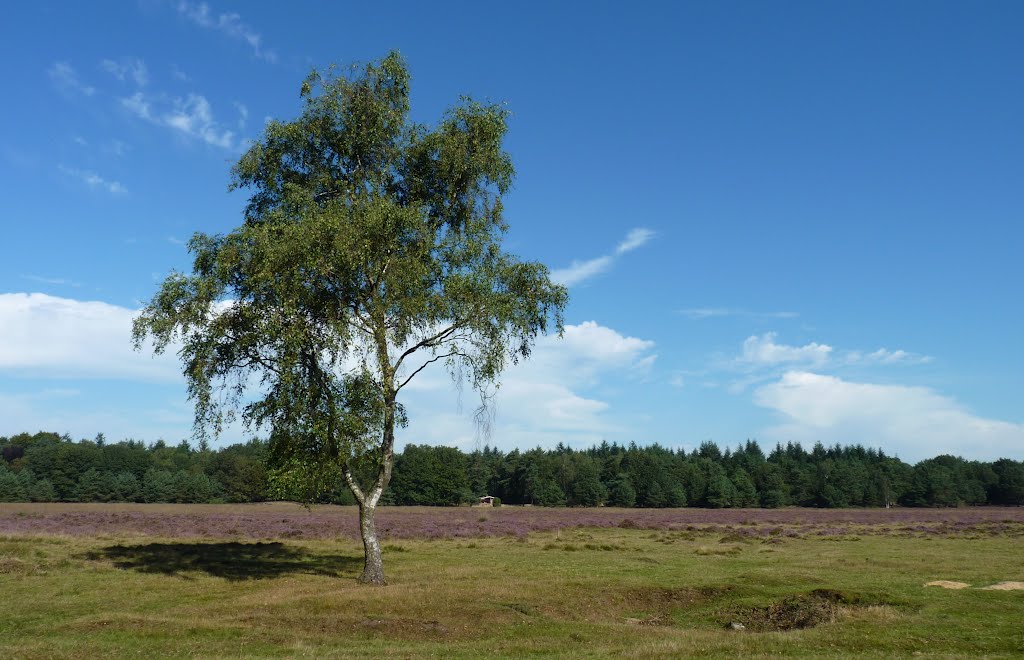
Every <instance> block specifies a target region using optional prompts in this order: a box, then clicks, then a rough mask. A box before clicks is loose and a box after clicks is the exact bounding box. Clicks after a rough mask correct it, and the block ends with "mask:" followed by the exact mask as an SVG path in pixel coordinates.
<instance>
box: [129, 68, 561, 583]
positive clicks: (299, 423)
mask: <svg viewBox="0 0 1024 660" xmlns="http://www.w3.org/2000/svg"><path fill="white" fill-rule="evenodd" d="M300 97H301V100H302V112H301V115H300V116H299V117H298V118H297V119H295V120H293V121H270V122H269V123H268V124H267V125H266V128H265V130H264V133H263V134H262V136H261V137H260V139H259V140H258V141H257V142H255V143H254V144H253V145H252V146H251V147H250V148H249V149H248V151H246V153H245V154H244V155H242V157H241V158H240V160H239V161H238V163H237V164H236V165H235V166H234V167H233V169H232V184H231V187H232V189H243V190H246V191H249V193H250V195H251V196H250V198H249V201H248V204H247V205H246V207H245V211H244V223H243V224H242V225H241V226H239V227H238V228H236V229H235V230H233V231H231V232H230V233H227V234H225V235H216V236H210V235H206V234H202V233H197V234H196V235H195V236H194V237H193V238H192V240H191V241H190V243H189V250H190V252H191V254H192V255H193V258H194V262H193V269H192V273H190V274H183V273H172V274H171V275H170V276H169V277H168V278H167V279H166V280H165V281H164V282H163V284H162V285H161V287H160V289H159V291H158V292H157V293H156V295H155V296H154V297H153V299H152V301H151V302H150V303H149V304H148V305H147V306H146V307H145V308H144V309H143V310H142V312H141V314H140V315H139V317H138V318H136V320H135V324H134V329H133V336H134V341H135V346H136V348H137V349H139V348H141V347H142V346H143V345H144V344H145V343H146V341H147V340H152V342H153V346H154V350H155V351H157V352H160V351H163V350H165V349H167V348H168V347H175V348H178V349H179V355H180V357H181V359H182V362H183V370H184V374H185V377H186V380H187V383H188V392H189V396H190V398H191V399H192V400H193V401H194V403H195V411H196V413H195V415H196V417H195V428H196V432H197V434H200V435H203V436H205V435H207V434H211V433H212V434H216V433H219V432H220V431H221V429H222V427H223V425H224V424H226V423H228V422H230V421H231V420H232V419H234V418H235V416H240V418H241V420H242V421H243V422H244V423H245V424H246V425H247V427H248V428H249V429H250V430H253V431H257V430H265V431H269V434H270V438H271V450H272V453H273V454H274V455H275V456H276V457H277V458H278V460H279V461H281V462H282V463H283V464H284V465H285V466H286V468H287V469H286V473H288V471H289V470H290V471H291V472H290V474H294V475H300V477H301V479H302V480H304V482H305V483H307V484H308V485H309V486H310V492H315V491H316V490H317V489H318V487H321V486H326V485H328V481H327V480H330V479H340V480H343V481H344V483H345V485H347V487H348V488H349V489H350V490H351V491H352V494H353V495H354V496H355V499H356V501H357V502H358V505H359V523H360V531H361V535H362V540H363V546H364V550H365V564H364V570H363V573H362V578H361V579H362V581H364V582H368V583H374V584H383V583H384V582H385V577H384V566H383V563H382V559H381V546H380V543H379V541H378V538H377V534H376V530H375V527H374V512H375V510H376V507H377V504H378V502H379V500H380V497H381V493H382V492H383V491H384V489H385V488H386V487H387V485H388V482H389V480H390V478H391V469H392V465H393V463H394V445H395V432H396V427H401V426H402V425H404V424H405V423H406V417H405V413H404V409H403V407H402V405H401V402H400V399H401V394H402V391H403V389H404V388H405V387H406V386H408V384H409V383H410V381H412V380H413V379H414V378H416V376H417V375H418V374H420V373H421V372H422V371H423V370H424V369H427V368H432V367H433V368H440V367H442V366H443V367H446V368H447V369H448V371H449V372H450V373H451V375H452V377H453V378H455V379H456V380H458V381H459V382H460V383H466V384H468V385H469V386H471V387H472V388H473V389H474V390H475V391H477V392H479V393H481V401H484V402H486V400H487V397H488V396H489V395H490V393H492V392H493V391H494V389H495V388H496V387H497V385H498V383H499V376H500V375H501V373H502V371H503V369H504V368H505V367H506V366H507V365H509V364H510V363H514V362H516V361H518V360H520V359H524V358H526V357H528V356H529V355H530V352H531V347H532V346H533V343H534V342H535V340H536V338H537V337H538V335H540V334H543V333H546V332H548V331H549V330H552V331H556V332H558V333H559V334H560V333H561V331H562V312H563V309H564V307H565V304H566V302H567V292H566V290H565V288H564V287H562V286H559V285H556V284H554V283H552V281H551V279H550V277H549V272H548V269H547V268H546V267H545V266H544V265H542V264H540V263H535V262H525V261H521V260H519V259H517V258H516V257H515V256H513V255H510V254H508V253H506V252H504V251H503V250H502V246H501V243H502V238H503V236H504V234H505V233H506V231H507V225H506V222H505V220H504V217H503V212H502V195H503V194H505V193H506V192H507V191H508V189H509V186H510V184H511V182H512V178H513V167H512V162H511V159H510V157H509V155H508V154H507V153H506V152H505V151H504V149H503V146H502V141H503V138H504V136H505V133H506V128H507V123H506V120H507V118H508V115H507V112H506V111H505V110H504V109H503V108H502V107H500V106H498V105H492V104H483V103H478V102H475V101H473V100H471V99H465V98H464V99H462V100H461V101H460V103H459V104H457V105H455V106H454V107H453V108H451V109H450V110H449V111H448V112H447V113H446V114H445V115H444V116H443V118H442V119H441V120H440V121H439V122H438V123H437V124H436V125H433V126H424V125H420V124H417V123H414V122H412V121H411V120H410V117H409V74H408V70H407V67H406V65H405V63H404V61H403V60H402V58H401V57H400V56H399V55H398V54H397V53H391V54H389V55H388V56H387V57H385V58H384V59H383V60H380V61H379V62H375V63H371V64H369V65H366V66H365V67H361V68H358V69H351V70H349V71H347V72H343V73H339V72H338V71H337V70H336V69H329V70H327V71H326V72H317V71H314V72H312V73H311V74H310V75H309V77H308V78H307V79H306V80H305V81H304V82H303V84H302V87H301V92H300ZM331 485H336V484H331Z"/></svg>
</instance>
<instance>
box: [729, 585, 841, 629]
mask: <svg viewBox="0 0 1024 660" xmlns="http://www.w3.org/2000/svg"><path fill="white" fill-rule="evenodd" d="M818 592H821V593H817V592H812V593H809V594H805V595H797V596H789V597H788V598H784V599H782V600H780V601H776V602H774V603H771V604H770V605H767V606H765V607H744V608H739V609H734V610H731V611H729V612H727V613H726V616H725V617H724V618H725V620H726V621H728V622H730V623H739V624H741V625H742V626H743V628H735V629H737V630H741V629H747V630H751V631H754V632H777V631H785V630H800V629H803V628H813V627H815V626H819V625H821V624H823V623H831V622H833V621H835V619H836V614H837V613H838V611H839V605H838V602H841V601H838V600H837V595H839V596H841V594H839V592H832V591H830V590H818Z"/></svg>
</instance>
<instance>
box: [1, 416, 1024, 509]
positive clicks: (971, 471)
mask: <svg viewBox="0 0 1024 660" xmlns="http://www.w3.org/2000/svg"><path fill="white" fill-rule="evenodd" d="M0 456H2V459H3V460H0V502H57V501H60V502H260V501H265V500H269V499H294V500H302V499H304V495H303V493H300V492H296V491H295V490H294V489H293V486H291V482H290V481H289V480H288V479H285V478H278V474H277V473H276V472H275V470H274V466H273V465H270V463H271V462H272V461H271V458H270V456H269V453H268V448H267V443H266V442H264V441H261V440H252V441H250V442H248V443H245V444H236V445H231V446H229V447H224V448H220V449H211V448H210V447H208V446H206V445H205V444H200V446H198V447H192V446H190V445H189V444H188V443H187V442H184V441H183V442H181V443H180V444H178V445H173V446H172V445H168V444H166V443H165V442H163V441H157V442H156V443H153V444H146V443H143V442H141V441H137V440H125V441H121V442H117V443H109V442H106V441H105V438H104V437H103V435H102V434H100V435H98V436H97V437H96V438H95V439H93V440H80V441H77V442H76V441H73V440H72V439H71V438H70V437H69V436H67V435H63V436H61V435H57V434H55V433H36V434H34V435H30V434H27V433H22V434H19V435H15V436H11V437H0ZM336 483H337V484H338V487H337V488H336V489H335V490H334V491H329V492H327V493H326V494H325V495H322V496H321V501H325V502H334V503H339V504H351V503H353V501H352V499H351V494H350V493H349V491H348V489H347V488H344V487H343V486H342V485H341V483H340V477H339V480H338V481H336ZM485 494H487V495H492V496H495V497H497V498H499V499H500V501H501V502H503V503H506V504H533V505H537V506H620V507H682V506H692V507H707V508H728V507H766V508H775V507H783V506H803V507H823V508H841V507H881V506H890V505H899V506H913V507H952V506H962V505H985V504H991V505H1018V506H1019V505H1021V504H1024V462H1020V461H1014V460H1010V459H1006V458H1002V459H999V460H997V461H994V462H981V461H967V460H964V459H962V458H958V457H954V456H948V455H943V456H938V457H936V458H931V459H928V460H925V461H921V462H920V463H917V464H916V465H909V464H907V463H904V462H903V461H901V460H900V459H898V458H895V457H891V456H887V455H886V454H885V453H884V452H882V451H881V450H877V449H865V448H864V447H861V446H859V445H857V446H847V447H843V446H838V445H837V446H834V447H825V446H823V445H821V444H815V445H814V447H813V448H812V449H811V450H810V451H808V450H806V449H804V448H803V447H802V446H801V445H800V444H795V443H790V444H787V445H785V446H783V445H777V446H776V447H775V448H774V449H773V450H772V451H771V452H770V453H769V454H767V455H766V454H765V453H764V452H763V451H762V449H761V447H760V446H759V445H758V444H757V443H756V442H754V441H748V442H746V443H744V444H743V445H740V446H739V447H737V448H736V449H734V450H733V449H725V450H724V451H723V450H722V449H720V448H719V447H718V446H717V445H715V444H714V443H711V442H705V443H703V444H701V445H700V447H699V448H697V449H696V450H694V451H692V452H686V451H683V450H670V449H666V448H664V447H661V446H659V445H657V444H654V445H649V446H646V447H639V446H637V445H635V444H630V445H628V446H622V445H618V444H608V443H606V442H604V443H601V445H599V446H596V447H591V448H590V449H586V450H573V449H570V448H568V447H565V446H563V445H559V446H557V447H556V448H554V449H551V450H544V449H539V448H538V449H532V450H530V451H525V452H521V451H519V450H513V451H511V452H508V453H505V452H502V451H500V450H498V449H495V448H492V447H484V448H483V449H482V450H477V451H474V452H472V453H469V454H467V453H464V452H462V451H460V450H458V449H455V448H452V447H431V446H426V445H407V446H406V447H405V449H404V450H403V451H402V452H401V453H400V454H398V455H397V457H396V461H395V468H394V475H393V477H392V481H391V485H390V487H389V488H388V490H387V492H386V493H385V496H384V498H383V503H385V504H395V505H429V506H455V505H460V504H468V503H472V502H476V501H477V499H478V498H479V497H480V496H481V495H485Z"/></svg>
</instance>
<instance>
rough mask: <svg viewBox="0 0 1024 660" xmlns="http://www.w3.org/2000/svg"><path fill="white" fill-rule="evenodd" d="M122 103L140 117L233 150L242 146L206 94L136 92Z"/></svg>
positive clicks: (210, 143)
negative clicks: (163, 94)
mask: <svg viewBox="0 0 1024 660" xmlns="http://www.w3.org/2000/svg"><path fill="white" fill-rule="evenodd" d="M121 105H122V107H124V108H125V109H126V110H128V111H129V112H131V113H132V114H134V115H135V116H136V117H139V118H140V119H145V120H146V121H149V122H152V123H154V124H156V125H158V126H164V127H166V128H171V129H173V130H175V131H177V132H178V133H180V134H182V135H185V136H188V137H190V138H196V139H199V140H202V141H203V142H205V143H206V144H209V145H211V146H214V147H220V148H221V149H229V150H234V149H237V148H238V142H237V141H236V139H235V133H234V131H232V130H230V129H227V128H224V127H223V126H221V125H220V124H219V123H218V122H217V121H216V120H215V119H214V117H213V109H212V107H211V106H210V102H209V101H207V100H206V97H204V96H202V95H199V94H189V95H188V96H186V97H184V98H182V97H170V98H168V97H165V96H147V95H145V94H143V93H142V92H136V93H135V94H133V95H132V96H129V97H127V98H123V99H121ZM161 106H162V107H161ZM158 108H159V109H158Z"/></svg>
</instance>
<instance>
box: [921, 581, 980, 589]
mask: <svg viewBox="0 0 1024 660" xmlns="http://www.w3.org/2000/svg"><path fill="white" fill-rule="evenodd" d="M924 586H926V587H942V588H943V589H967V588H969V587H970V586H971V585H969V584H967V583H966V582H953V581H952V580H935V581H934V582H926V583H925V585H924Z"/></svg>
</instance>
